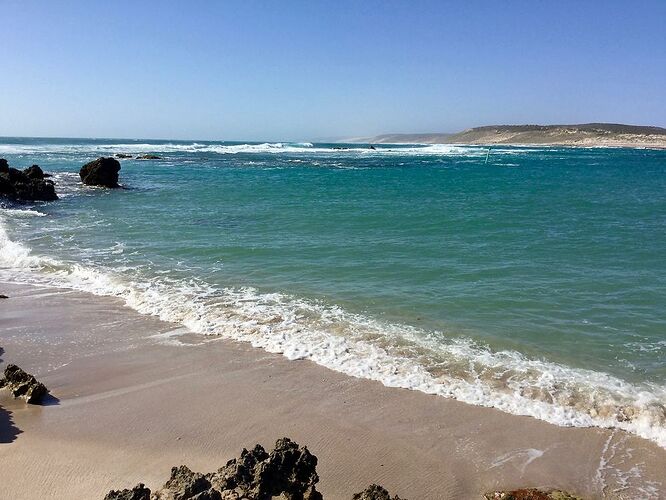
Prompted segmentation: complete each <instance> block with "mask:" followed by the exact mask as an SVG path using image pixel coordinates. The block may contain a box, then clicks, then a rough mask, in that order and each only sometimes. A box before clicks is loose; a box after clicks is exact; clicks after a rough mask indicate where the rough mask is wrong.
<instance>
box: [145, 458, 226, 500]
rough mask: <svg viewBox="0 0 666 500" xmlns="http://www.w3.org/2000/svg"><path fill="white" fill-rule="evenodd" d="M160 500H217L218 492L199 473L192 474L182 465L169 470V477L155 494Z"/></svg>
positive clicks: (219, 496) (218, 497) (219, 497)
mask: <svg viewBox="0 0 666 500" xmlns="http://www.w3.org/2000/svg"><path fill="white" fill-rule="evenodd" d="M155 496H156V497H157V498H160V499H173V500H185V499H190V498H197V500H219V499H221V498H222V497H221V495H220V492H219V491H215V490H213V489H212V487H211V484H210V481H209V480H208V478H207V477H206V476H204V475H203V474H201V473H199V472H192V471H191V470H190V469H189V468H187V467H186V466H184V465H181V466H180V467H172V468H171V477H170V478H169V480H168V481H167V482H166V483H165V484H164V487H163V488H162V489H161V490H159V491H157V492H155Z"/></svg>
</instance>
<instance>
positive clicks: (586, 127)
mask: <svg viewBox="0 0 666 500" xmlns="http://www.w3.org/2000/svg"><path fill="white" fill-rule="evenodd" d="M351 141H352V142H367V143H374V144H402V143H405V144H414V143H418V144H479V145H493V144H505V145H509V144H512V145H553V146H556V145H561V146H580V147H595V146H598V147H604V146H607V147H632V148H665V149H666V128H661V127H649V126H640V125H622V124H617V123H585V124H579V125H489V126H485V127H475V128H470V129H467V130H464V131H462V132H458V133H454V134H437V133H435V134H385V135H378V136H375V137H364V138H356V139H353V140H351Z"/></svg>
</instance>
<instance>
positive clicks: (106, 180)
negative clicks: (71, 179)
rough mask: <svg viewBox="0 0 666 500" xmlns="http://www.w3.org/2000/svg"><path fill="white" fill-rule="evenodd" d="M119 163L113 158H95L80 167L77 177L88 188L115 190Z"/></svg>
mask: <svg viewBox="0 0 666 500" xmlns="http://www.w3.org/2000/svg"><path fill="white" fill-rule="evenodd" d="M118 172H120V163H118V160H116V159H115V158H97V159H96V160H93V161H91V162H90V163H86V164H85V165H83V167H81V170H80V171H79V176H81V181H82V182H83V183H84V184H87V185H88V186H103V187H108V188H117V187H119V186H118Z"/></svg>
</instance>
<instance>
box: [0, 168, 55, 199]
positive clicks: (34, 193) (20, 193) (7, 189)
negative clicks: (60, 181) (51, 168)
mask: <svg viewBox="0 0 666 500" xmlns="http://www.w3.org/2000/svg"><path fill="white" fill-rule="evenodd" d="M44 177H46V174H44V172H43V171H42V169H41V168H39V167H38V166H37V165H33V166H32V167H30V168H27V169H26V170H24V171H21V170H18V169H16V168H11V167H10V166H9V164H8V163H7V160H5V159H4V158H0V196H4V197H6V198H9V199H11V200H14V201H53V200H57V199H58V196H57V195H56V192H55V185H54V184H53V182H52V181H50V180H46V179H44Z"/></svg>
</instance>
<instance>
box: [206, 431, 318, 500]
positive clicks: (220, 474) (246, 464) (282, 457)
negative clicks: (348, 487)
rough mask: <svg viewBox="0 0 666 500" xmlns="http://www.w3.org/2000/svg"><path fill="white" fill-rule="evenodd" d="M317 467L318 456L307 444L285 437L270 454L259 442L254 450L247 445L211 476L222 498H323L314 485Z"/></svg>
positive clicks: (313, 499)
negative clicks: (309, 449)
mask: <svg viewBox="0 0 666 500" xmlns="http://www.w3.org/2000/svg"><path fill="white" fill-rule="evenodd" d="M316 467H317V457H315V456H314V455H312V454H311V453H310V452H309V451H308V449H307V448H306V447H302V448H301V447H299V446H298V444H297V443H294V442H293V441H291V440H290V439H289V438H282V439H279V440H278V441H277V442H276V443H275V449H274V450H273V451H272V452H271V453H270V454H268V453H266V451H265V450H264V448H263V447H261V446H260V445H256V446H255V447H254V449H253V450H252V451H247V450H245V449H244V450H243V451H242V452H241V456H240V458H238V459H234V460H230V461H229V462H227V465H225V466H224V467H222V468H220V469H219V470H218V471H217V472H216V473H213V474H212V475H210V478H211V483H212V484H213V487H214V488H216V489H218V490H219V491H220V492H221V493H222V494H223V498H229V499H232V498H234V496H232V495H238V498H250V499H252V500H266V499H270V498H272V497H277V496H280V495H282V496H283V497H284V498H286V499H289V500H320V499H321V494H320V493H319V492H318V491H317V490H316V489H315V484H316V483H317V482H318V481H319V476H318V475H317V472H316ZM225 495H227V496H225Z"/></svg>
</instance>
